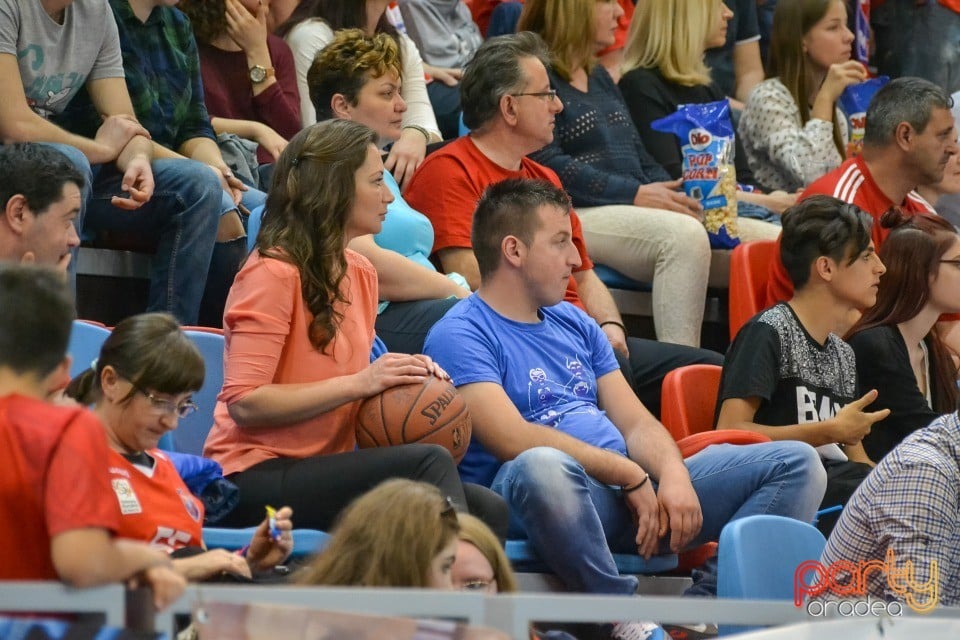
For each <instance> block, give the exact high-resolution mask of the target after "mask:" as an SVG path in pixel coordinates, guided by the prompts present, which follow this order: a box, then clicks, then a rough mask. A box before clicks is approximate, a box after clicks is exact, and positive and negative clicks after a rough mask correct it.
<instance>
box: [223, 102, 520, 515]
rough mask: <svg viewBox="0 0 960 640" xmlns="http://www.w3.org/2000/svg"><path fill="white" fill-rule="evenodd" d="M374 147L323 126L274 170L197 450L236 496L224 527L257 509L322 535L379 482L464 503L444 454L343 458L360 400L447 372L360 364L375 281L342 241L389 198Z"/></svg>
mask: <svg viewBox="0 0 960 640" xmlns="http://www.w3.org/2000/svg"><path fill="white" fill-rule="evenodd" d="M376 140H377V134H376V133H375V132H374V131H372V130H371V129H369V128H367V127H365V126H363V125H361V124H357V123H355V122H350V121H347V120H328V121H326V122H322V123H318V124H316V125H313V126H310V127H308V128H307V129H305V130H303V131H301V132H300V133H299V134H297V135H296V136H294V138H293V140H291V141H290V144H289V145H287V148H286V149H285V150H284V152H283V153H282V154H281V155H280V160H279V161H278V162H277V166H276V169H275V172H274V178H273V188H272V189H271V190H270V195H269V196H268V201H267V211H268V212H269V213H268V214H267V215H266V216H265V217H264V221H263V226H262V227H261V229H260V234H259V236H258V238H257V244H256V249H255V250H254V251H253V253H252V254H251V255H250V257H249V258H248V259H247V261H246V263H245V264H244V266H243V268H242V269H241V270H240V273H239V274H238V275H237V279H236V281H235V282H234V285H233V288H232V289H231V291H230V297H229V299H228V300H227V310H226V313H225V314H224V326H225V330H226V350H225V354H224V355H225V362H224V373H225V375H224V386H223V390H222V391H221V393H220V396H219V398H218V402H217V407H216V411H215V414H214V418H215V424H214V426H213V429H212V431H211V432H210V435H209V436H208V438H207V442H206V446H205V447H204V455H206V456H208V457H211V458H213V459H215V460H216V461H217V462H219V463H220V464H221V465H222V466H223V470H224V473H225V474H226V476H227V478H228V479H230V480H231V481H233V482H234V483H235V484H237V486H238V487H239V488H240V503H239V505H238V506H237V507H236V508H235V509H234V510H233V511H232V512H231V513H230V514H228V515H227V516H226V518H225V519H224V521H223V523H224V524H225V525H226V526H251V525H254V524H256V523H258V522H260V520H261V518H262V516H263V505H265V504H278V503H283V504H289V505H290V506H291V507H293V509H294V511H295V512H296V513H297V519H298V522H299V523H300V524H302V526H304V527H307V528H313V529H327V528H329V527H330V525H331V524H332V523H333V520H334V518H335V517H336V515H337V514H338V513H339V512H340V511H341V509H342V508H343V507H344V506H345V505H346V504H347V503H348V502H349V501H350V500H351V499H353V498H354V497H355V496H357V495H359V494H361V493H363V492H364V491H366V490H367V489H369V488H370V487H372V486H373V485H375V484H377V483H379V482H380V481H382V480H384V479H387V478H391V477H409V478H414V479H418V480H424V481H426V482H430V483H431V484H436V485H437V486H439V487H440V488H441V490H442V491H443V493H444V495H449V496H451V497H453V499H454V501H455V502H456V504H457V505H458V506H459V507H463V506H464V505H465V498H464V489H463V487H462V486H461V484H460V480H459V477H458V476H457V471H456V467H455V466H454V463H453V459H452V458H451V457H450V454H449V452H447V450H446V449H444V448H442V447H439V446H436V445H425V444H413V445H404V446H396V447H384V448H378V449H364V450H360V451H356V450H355V449H356V446H357V440H356V420H357V411H358V409H359V406H360V402H361V400H363V399H364V398H367V397H370V396H373V395H376V394H377V393H379V392H381V391H383V390H385V389H388V388H390V387H394V386H397V385H401V384H407V383H421V382H423V381H424V379H426V378H427V377H428V376H433V375H435V376H438V377H441V378H446V377H447V376H446V373H444V371H443V370H442V369H440V368H439V367H438V366H437V365H435V364H434V363H433V361H432V360H430V359H429V358H427V357H426V356H422V355H405V354H398V353H387V354H385V355H382V356H380V357H379V358H378V359H377V360H375V361H374V362H372V363H371V362H370V353H371V348H372V345H373V340H374V320H375V318H376V305H377V274H376V272H375V271H374V269H373V267H372V266H371V265H370V263H369V262H368V261H367V259H366V258H364V257H362V256H361V255H359V254H357V253H355V252H353V251H352V250H350V249H348V248H347V244H348V243H349V242H350V240H352V239H354V238H355V237H358V236H362V235H368V234H373V233H377V232H378V231H380V226H381V224H382V222H383V217H384V215H385V214H386V210H387V204H389V202H390V200H391V199H392V196H391V195H390V192H389V190H388V189H387V188H386V187H385V186H384V185H383V178H382V175H383V162H382V161H381V160H380V151H379V149H378V148H377V146H376ZM478 494H479V495H480V498H479V499H480V500H481V501H484V500H486V502H487V503H489V502H491V501H490V498H493V502H497V498H496V497H495V496H489V495H486V494H485V492H484V491H482V490H481V491H478V492H476V493H474V494H473V495H475V496H476V495H478ZM476 505H477V503H476V502H474V506H476ZM498 507H501V505H500V504H499V503H498V504H496V505H495V506H494V507H493V508H494V509H496V508H498ZM480 509H481V511H484V512H486V513H490V511H489V507H485V506H483V505H481V506H480ZM496 519H497V520H505V516H503V515H502V514H497V515H496ZM491 524H492V525H493V526H494V528H497V527H501V528H503V529H505V525H502V524H500V523H491Z"/></svg>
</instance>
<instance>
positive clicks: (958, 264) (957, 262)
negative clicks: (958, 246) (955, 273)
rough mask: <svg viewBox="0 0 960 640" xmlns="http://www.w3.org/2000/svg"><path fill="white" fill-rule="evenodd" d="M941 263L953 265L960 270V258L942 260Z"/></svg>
mask: <svg viewBox="0 0 960 640" xmlns="http://www.w3.org/2000/svg"><path fill="white" fill-rule="evenodd" d="M940 262H942V263H946V264H952V265H953V266H955V267H956V268H958V269H960V258H953V259H952V260H941V261H940Z"/></svg>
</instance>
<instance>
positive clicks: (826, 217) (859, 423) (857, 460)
mask: <svg viewBox="0 0 960 640" xmlns="http://www.w3.org/2000/svg"><path fill="white" fill-rule="evenodd" d="M872 223H873V221H872V220H871V218H870V216H869V215H867V214H866V213H864V212H863V211H861V210H860V209H858V208H857V207H856V206H854V205H850V204H846V203H844V202H842V201H841V200H838V199H836V198H831V197H828V196H814V197H811V198H808V199H807V200H804V201H803V202H801V203H800V204H798V205H796V206H795V207H792V208H790V209H788V210H787V211H786V213H784V216H783V236H782V241H781V244H780V257H781V260H782V261H783V263H784V264H785V265H786V266H787V271H788V273H789V274H790V278H791V280H792V281H793V285H794V292H795V293H794V296H793V298H791V299H790V301H789V302H781V303H778V304H776V305H774V306H773V307H770V308H769V309H766V310H765V311H762V312H760V313H759V314H757V315H756V316H754V317H753V318H752V319H751V320H750V321H749V322H748V323H747V324H745V325H744V326H743V328H741V329H740V331H739V333H737V337H736V338H735V339H734V341H733V344H732V345H730V351H729V352H728V353H727V358H726V362H724V365H723V374H722V376H721V378H720V391H719V395H718V398H717V429H746V430H748V431H756V432H758V433H761V434H763V435H765V436H768V437H769V438H771V439H773V440H776V441H785V440H799V441H801V442H806V443H808V444H811V445H813V446H816V447H819V451H820V455H821V458H822V460H823V466H824V467H825V468H826V471H827V491H826V495H825V496H824V498H823V503H822V506H823V507H832V506H835V505H837V504H840V505H843V504H846V502H847V500H848V499H849V498H850V496H851V495H852V494H853V491H854V490H855V489H856V488H857V486H858V485H859V484H860V482H861V481H862V480H863V478H865V477H866V475H867V474H868V473H869V472H870V469H871V467H870V464H869V463H870V460H869V458H868V457H867V456H866V454H865V453H864V451H863V446H862V444H861V442H860V441H861V440H862V439H863V437H864V436H865V435H866V434H867V433H869V432H870V428H871V426H872V425H873V424H874V423H876V422H879V421H880V420H883V419H884V418H886V417H887V416H888V415H889V414H890V410H889V409H880V410H878V411H869V412H868V411H866V407H868V406H869V405H871V404H872V403H873V402H874V401H875V400H876V399H877V391H876V389H868V390H867V391H866V393H864V389H862V388H860V387H859V386H858V384H857V367H856V359H855V357H854V353H853V349H851V348H850V345H848V344H847V343H846V342H844V341H843V340H842V339H841V338H840V337H839V336H840V335H842V334H843V333H844V332H845V331H846V328H847V326H848V325H847V322H848V318H849V315H850V313H851V312H855V311H862V310H864V309H867V308H869V307H871V306H873V304H874V303H875V302H876V301H877V287H878V285H879V283H880V276H881V275H883V273H884V271H885V269H884V266H883V263H882V262H881V261H880V259H879V258H878V257H877V254H876V252H875V251H874V248H873V242H872V241H871V239H870V226H871V224H872ZM838 444H839V445H842V447H843V448H841V447H839V446H837V445H838ZM835 522H836V516H826V517H823V518H821V519H820V522H819V523H818V526H819V527H820V529H821V530H822V531H824V533H825V534H828V533H829V532H830V529H831V528H832V527H833V524H834V523H835Z"/></svg>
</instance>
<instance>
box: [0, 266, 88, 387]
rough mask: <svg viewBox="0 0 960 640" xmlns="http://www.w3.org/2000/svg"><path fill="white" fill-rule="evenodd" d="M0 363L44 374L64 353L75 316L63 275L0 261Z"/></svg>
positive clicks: (0, 364) (21, 371)
mask: <svg viewBox="0 0 960 640" xmlns="http://www.w3.org/2000/svg"><path fill="white" fill-rule="evenodd" d="M0 309H3V313H0V367H4V368H9V369H12V370H13V371H14V372H15V373H16V374H18V375H23V374H27V373H33V374H36V375H37V376H39V377H43V376H46V375H47V374H49V373H50V372H51V371H53V370H54V369H56V368H57V365H59V364H60V363H61V362H62V361H63V358H64V356H65V355H66V353H67V344H68V343H69V341H70V328H71V325H72V322H73V319H74V317H75V314H74V310H73V300H72V299H71V296H70V293H69V292H68V290H67V285H66V282H65V281H64V278H63V274H62V273H58V272H56V271H54V270H52V269H50V268H48V267H39V266H26V265H19V264H0Z"/></svg>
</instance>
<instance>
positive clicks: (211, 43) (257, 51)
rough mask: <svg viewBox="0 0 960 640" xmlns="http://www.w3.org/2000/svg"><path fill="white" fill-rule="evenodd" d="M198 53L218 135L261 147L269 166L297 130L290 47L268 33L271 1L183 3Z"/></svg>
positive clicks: (260, 155)
mask: <svg viewBox="0 0 960 640" xmlns="http://www.w3.org/2000/svg"><path fill="white" fill-rule="evenodd" d="M179 8H180V10H181V11H183V12H184V13H186V14H187V16H189V17H190V22H191V24H192V25H193V33H194V36H195V37H196V39H197V49H198V51H199V53H200V74H201V76H202V77H203V93H204V102H206V105H207V111H209V112H210V117H211V122H212V124H213V128H214V129H215V130H216V132H217V133H234V134H236V135H238V136H240V137H241V138H246V139H248V140H253V141H254V142H256V143H257V144H259V145H260V148H259V150H258V152H257V160H258V161H259V162H260V163H261V164H268V163H272V162H274V161H275V160H276V158H277V156H279V155H280V152H281V151H283V148H284V147H285V146H286V144H287V140H288V139H290V138H291V137H293V136H294V135H296V133H297V132H298V131H300V92H299V90H298V89H297V72H296V68H295V66H294V64H293V54H292V53H291V52H290V47H288V46H287V43H286V42H284V41H283V38H279V37H277V36H275V35H273V34H272V33H270V32H269V31H268V30H267V19H268V14H269V10H270V0H263V1H259V2H258V0H182V1H181V2H180V4H179Z"/></svg>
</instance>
